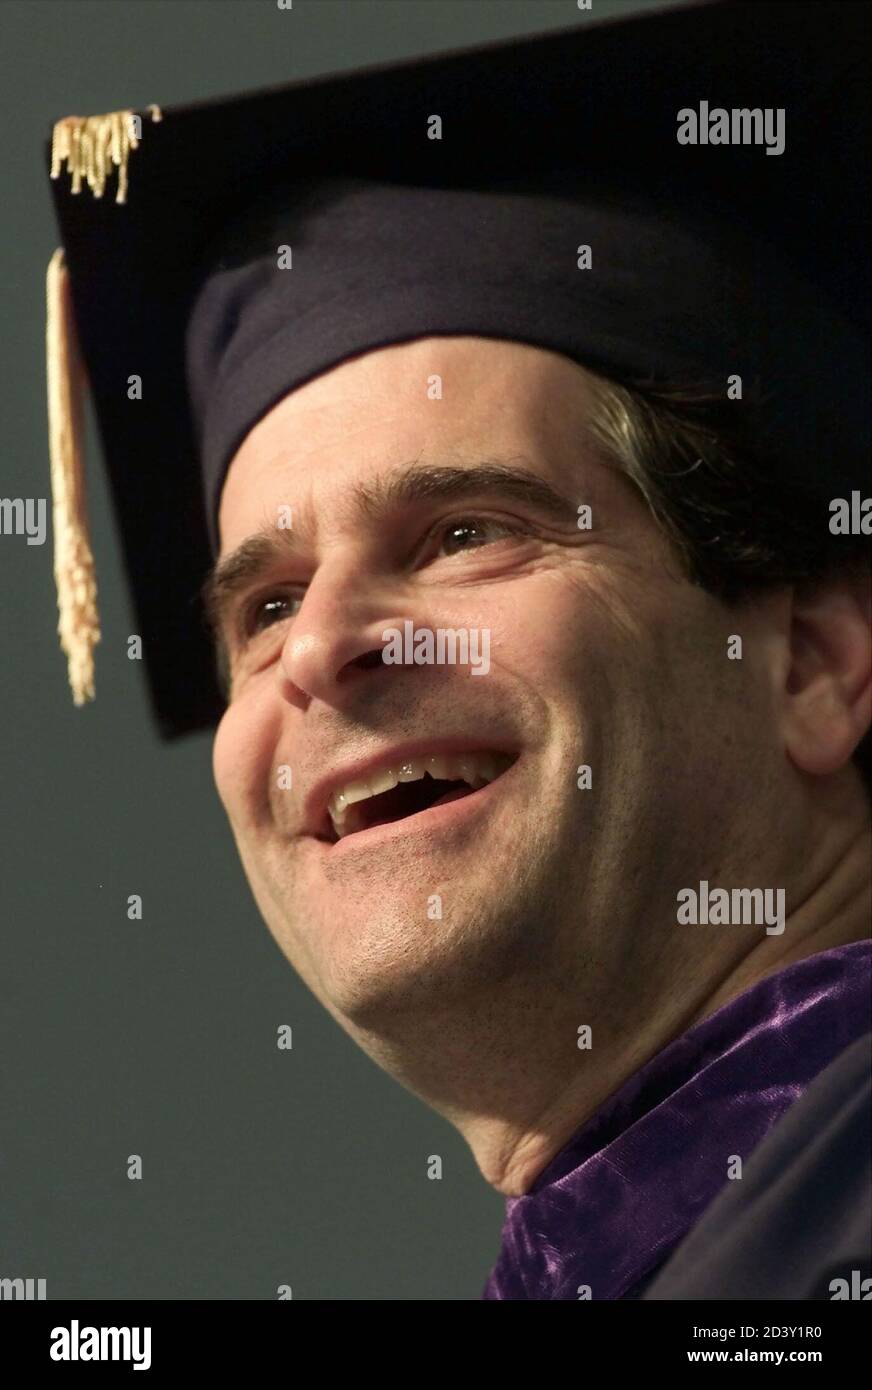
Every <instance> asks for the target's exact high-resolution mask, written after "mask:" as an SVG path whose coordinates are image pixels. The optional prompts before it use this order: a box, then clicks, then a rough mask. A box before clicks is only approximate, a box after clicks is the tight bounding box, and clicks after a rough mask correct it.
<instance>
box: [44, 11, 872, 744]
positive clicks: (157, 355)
mask: <svg viewBox="0 0 872 1390" xmlns="http://www.w3.org/2000/svg"><path fill="white" fill-rule="evenodd" d="M867 29H868V20H867V16H866V12H865V7H863V6H853V5H841V6H836V7H833V6H832V5H830V4H828V3H822V2H820V0H807V2H806V3H797V4H794V5H791V6H790V7H785V6H783V5H781V4H777V3H769V0H724V3H719V2H718V0H714V3H706V4H696V5H690V6H682V7H680V8H674V9H669V10H664V11H657V12H654V13H650V12H649V13H647V14H642V15H636V16H632V17H624V18H622V19H620V20H618V21H601V22H594V23H592V22H585V23H582V24H579V25H577V26H575V27H572V28H567V29H563V30H559V31H550V32H549V33H547V34H543V35H534V36H532V37H530V36H525V37H523V38H519V39H514V40H510V41H508V42H500V43H497V44H489V45H487V46H483V47H478V48H475V49H464V50H459V51H456V52H448V53H441V54H438V55H435V56H428V57H426V58H419V59H412V60H406V61H403V62H400V63H391V64H383V65H379V66H377V67H371V68H367V69H364V70H359V71H355V72H350V73H349V72H343V73H339V74H335V75H329V76H326V77H322V78H317V79H315V80H309V81H305V82H297V83H293V84H291V85H288V86H284V87H280V88H274V89H270V90H268V91H262V92H256V93H249V94H244V95H241V96H234V97H230V98H227V99H224V100H219V101H210V102H205V103H201V104H197V105H191V106H185V107H177V108H164V109H163V110H162V111H161V109H160V108H158V107H151V108H148V109H147V110H146V111H143V112H140V113H134V112H117V113H113V114H112V115H110V116H104V117H93V118H86V119H83V118H78V117H69V118H67V119H65V120H63V121H60V122H58V123H57V124H56V126H55V128H54V132H53V138H52V147H51V150H50V158H51V164H52V168H51V172H52V176H53V179H54V182H53V184H52V188H53V193H54V199H55V206H56V210H57V215H58V219H59V223H60V228H61V233H62V242H63V248H62V251H59V252H57V253H56V254H55V257H54V258H53V261H52V265H51V267H50V270H49V324H48V359H49V401H50V412H49V414H50V437H51V455H52V477H53V491H54V496H55V510H54V534H55V565H56V575H57V578H58V588H59V601H60V607H61V636H62V642H63V644H64V646H65V649H66V650H67V652H68V658H69V664H70V677H71V683H72V684H73V688H74V695H75V698H76V701H77V703H80V702H81V701H82V700H84V699H85V698H89V697H90V695H91V694H92V670H91V651H92V647H93V643H94V641H95V640H96V639H97V636H98V627H97V618H96V607H95V603H94V583H93V573H92V568H91V563H90V554H89V550H88V546H87V530H86V526H85V524H84V483H83V479H82V476H81V458H80V456H79V450H80V445H79V428H78V424H77V414H78V412H79V409H80V406H79V403H78V400H77V391H76V384H77V382H79V383H80V382H81V381H82V379H83V377H82V371H81V366H83V368H84V374H85V375H86V377H87V381H88V383H89V386H90V390H91V392H92V395H93V400H94V407H95V413H96V418H97V422H98V426H99V431H100V436H101V443H102V450H103V455H104V458H105V463H106V467H107V470H108V474H109V479H110V485H111V491H112V497H113V503H114V508H115V513H116V517H117V520H118V525H119V527H120V532H121V539H122V546H123V551H124V558H125V565H126V569H127V573H128V577H129V581H130V585H131V588H132V593H133V599H134V605H135V611H136V615H137V623H138V631H139V632H140V634H141V636H142V638H143V646H144V654H145V664H146V671H147V675H148V681H149V688H150V694H151V698H152V703H153V706H154V710H155V713H156V716H157V720H158V724H159V727H160V730H161V732H162V734H163V735H164V736H167V737H171V736H173V735H177V734H181V733H184V732H186V731H190V730H195V729H199V728H203V727H206V726H208V725H209V724H211V723H212V722H214V720H215V719H216V718H217V717H218V715H219V714H220V711H221V709H222V707H223V699H222V696H221V693H220V690H219V685H218V680H217V675H216V670H215V663H214V658H213V654H212V649H211V641H210V637H209V634H208V632H207V629H206V626H205V623H204V621H203V617H202V614H201V611H200V606H199V594H200V589H201V585H202V581H203V579H204V578H205V575H206V573H207V571H208V568H209V566H210V563H211V561H212V559H213V558H214V555H215V548H216V539H217V538H216V522H215V518H216V513H217V503H218V499H219V497H220V490H221V485H222V481H223V477H224V473H225V471H226V468H227V466H228V464H229V462H230V459H231V458H232V455H233V452H234V451H235V449H236V448H237V447H238V445H239V444H240V443H241V441H242V439H243V438H244V436H245V434H246V433H247V432H248V430H249V429H250V428H252V427H253V425H254V424H256V423H257V421H258V419H260V418H261V417H262V416H263V415H264V414H265V413H266V412H267V411H268V410H269V409H270V407H271V406H272V405H274V404H276V403H277V402H278V400H280V399H281V398H282V397H283V396H284V395H285V394H287V392H288V391H291V390H293V389H295V388H296V387H297V386H300V385H302V384H303V383H304V382H305V381H307V380H309V379H311V378H312V377H314V376H316V375H318V373H320V372H322V371H325V370H327V369H328V368H329V367H331V366H335V365H336V364H337V363H339V362H340V361H342V360H343V359H345V358H347V357H350V356H353V355H356V354H357V353H359V352H362V351H366V350H368V349H371V348H376V347H383V346H387V345H388V344H390V343H395V342H401V341H404V340H409V339H412V338H415V337H420V336H424V335H430V334H433V333H463V334H478V335H482V336H492V337H500V338H511V339H516V340H518V341H523V342H528V343H531V344H533V345H538V346H542V347H546V348H550V349H551V350H554V351H558V352H564V353H566V354H567V355H569V356H570V357H572V358H573V359H575V360H577V361H579V362H580V363H582V364H583V365H587V366H589V367H591V368H592V369H594V370H597V371H600V372H601V373H602V374H603V375H606V376H611V377H613V378H614V379H616V380H621V379H635V378H639V377H644V378H646V379H649V380H651V381H652V382H654V381H656V382H663V383H667V382H670V381H681V382H682V383H685V382H687V381H696V382H705V383H709V382H717V383H718V385H719V386H724V384H725V382H726V380H727V377H728V376H729V375H730V374H731V373H734V372H737V373H741V374H742V375H743V377H744V378H745V379H746V380H748V381H749V382H750V383H751V384H752V387H753V390H752V393H751V396H752V399H753V403H754V408H755V420H756V421H757V427H758V428H759V431H760V442H761V446H763V448H764V453H763V456H764V457H765V458H766V459H767V461H768V466H770V467H771V468H772V470H773V476H774V477H778V478H782V477H783V479H784V481H785V484H786V485H788V484H789V485H790V486H791V487H792V486H798V487H801V488H803V489H806V490H808V491H809V492H810V493H812V494H815V495H819V496H820V497H821V498H822V499H823V498H829V497H833V496H836V495H846V494H848V493H850V491H851V490H852V488H856V487H859V486H862V485H863V482H864V480H865V477H866V466H867V465H866V453H865V451H866V449H867V447H868V394H867V392H868V387H867V380H868V375H867V374H868V347H867V345H868V337H869V327H870V325H869V295H868V269H867V262H868V256H867V253H866V249H865V236H866V234H867V228H868V184H867V183H864V182H863V180H862V178H861V175H860V173H859V171H858V153H859V152H860V151H861V150H863V149H864V148H868V134H869V103H868V34H867ZM736 111H740V112H741V111H745V112H754V111H758V112H761V113H762V112H764V111H768V112H771V113H775V114H777V113H778V112H779V111H780V112H781V113H782V117H783V141H782V148H781V149H780V150H779V149H776V148H775V147H774V146H773V147H772V148H767V147H766V146H765V145H764V144H761V143H760V142H759V141H757V142H756V143H755V142H754V141H753V140H746V142H745V143H726V142H725V139H724V136H725V134H726V136H727V139H729V138H730V127H729V121H730V113H732V112H736ZM681 112H692V113H693V117H694V122H695V131H696V143H686V142H684V141H683V140H681V139H679V136H678V131H679V128H680V127H681V126H682V118H681V116H680V113H681ZM721 113H723V118H722V115H721ZM723 119H726V121H727V126H726V127H725V126H724V125H723ZM761 119H762V117H761ZM774 120H775V115H773V121H774ZM684 124H685V132H686V129H687V123H686V121H685V122H684ZM761 128H762V127H761ZM773 128H774V127H773ZM736 129H738V132H739V138H740V139H741V138H742V130H743V129H744V130H745V133H746V134H747V131H748V130H750V129H751V126H750V125H746V126H745V127H744V128H743V127H742V126H741V124H740V125H739V126H738V127H737V128H734V129H733V130H732V134H733V136H735V133H736ZM280 247H284V248H286V251H289V252H290V259H289V260H288V259H287V258H286V259H285V261H284V263H282V264H280V256H279V255H278V254H277V253H278V251H279V248H280ZM582 247H589V248H590V252H589V261H588V264H587V265H583V264H582V261H581V260H580V258H579V248H582ZM80 364H81V365H80ZM133 377H137V378H139V380H140V382H141V396H139V397H137V394H136V392H134V393H133V395H131V390H130V380H131V378H133ZM724 389H725V386H724ZM785 524H789V519H788V518H785Z"/></svg>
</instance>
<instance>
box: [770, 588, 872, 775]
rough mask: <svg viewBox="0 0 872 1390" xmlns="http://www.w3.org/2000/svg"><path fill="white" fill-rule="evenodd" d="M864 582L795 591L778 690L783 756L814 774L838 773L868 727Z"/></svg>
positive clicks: (870, 692) (871, 658)
mask: <svg viewBox="0 0 872 1390" xmlns="http://www.w3.org/2000/svg"><path fill="white" fill-rule="evenodd" d="M868 584H869V581H868V577H866V576H861V577H860V579H859V580H857V579H850V578H842V577H840V578H839V579H838V580H831V581H825V582H822V583H821V582H819V583H817V584H815V585H814V586H808V587H806V588H802V589H798V590H797V591H796V593H795V595H794V603H793V612H792V618H791V632H790V666H789V671H788V675H787V679H786V681H785V687H784V695H783V698H784V702H785V740H786V747H787V752H788V755H789V756H790V758H791V760H792V761H793V763H794V764H795V765H796V767H798V768H799V769H800V770H801V771H803V772H807V773H810V774H812V775H813V776H826V775H827V774H829V773H833V772H837V771H838V770H839V769H840V768H842V767H844V766H845V765H846V764H847V763H848V762H849V761H850V759H851V758H852V757H853V755H854V752H855V750H856V748H857V745H858V744H859V743H860V741H861V739H862V738H863V736H864V734H866V733H867V731H868V729H869V726H870V722H872V631H870V605H869V599H868V596H867V592H866V591H867V590H868Z"/></svg>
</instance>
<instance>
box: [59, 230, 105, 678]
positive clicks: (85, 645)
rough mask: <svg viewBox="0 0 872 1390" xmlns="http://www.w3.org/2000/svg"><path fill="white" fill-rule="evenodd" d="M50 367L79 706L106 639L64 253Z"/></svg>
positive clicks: (64, 635) (66, 640)
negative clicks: (102, 633) (90, 517)
mask: <svg viewBox="0 0 872 1390" xmlns="http://www.w3.org/2000/svg"><path fill="white" fill-rule="evenodd" d="M46 298H47V319H46V366H47V376H48V437H49V457H50V459H51V490H52V526H53V530H54V574H55V585H56V587H57V595H58V614H59V618H58V635H59V637H60V639H61V647H62V648H63V650H64V652H65V653H66V656H67V667H68V671H69V678H70V689H71V690H72V692H73V700H74V701H75V703H76V704H77V705H83V704H84V703H85V701H86V700H93V698H94V646H95V645H96V643H97V642H99V640H100V622H99V616H98V613H97V583H96V579H95V576H94V557H93V555H92V553H91V545H90V540H89V536H88V517H87V511H86V505H85V476H84V467H83V402H82V395H83V368H82V362H81V358H80V355H79V350H78V343H77V340H76V325H75V319H74V317H73V305H72V299H71V295H70V284H69V272H68V271H67V268H66V265H65V263H64V253H63V249H62V248H59V249H58V250H57V251H55V253H54V255H53V256H52V258H51V261H50V262H49V267H48V275H47V277H46Z"/></svg>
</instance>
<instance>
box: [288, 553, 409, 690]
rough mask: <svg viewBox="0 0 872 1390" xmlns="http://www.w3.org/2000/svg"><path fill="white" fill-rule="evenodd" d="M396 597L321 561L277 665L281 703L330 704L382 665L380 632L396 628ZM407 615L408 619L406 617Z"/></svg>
mask: <svg viewBox="0 0 872 1390" xmlns="http://www.w3.org/2000/svg"><path fill="white" fill-rule="evenodd" d="M396 610H397V595H396V593H395V592H392V591H391V586H390V584H389V582H388V581H387V580H385V579H380V580H376V579H374V578H373V577H371V576H370V577H368V578H367V579H363V578H362V577H361V573H360V571H359V569H357V568H352V567H351V566H350V565H349V564H348V563H347V562H346V561H343V560H341V559H336V560H335V561H333V562H324V563H323V564H322V565H321V566H320V567H319V569H318V571H317V573H316V575H315V577H314V578H313V579H312V581H311V583H310V584H309V587H308V588H307V590H306V593H305V596H304V598H303V600H302V603H301V604H300V607H299V610H298V611H297V613H296V614H295V616H294V618H293V621H292V622H291V624H290V627H289V630H288V635H287V638H286V639H285V643H284V646H283V648H282V652H281V657H280V660H279V662H278V665H277V677H278V680H279V684H280V688H281V693H282V696H283V698H284V699H286V700H288V701H290V702H291V703H293V704H296V705H300V706H305V705H306V704H308V703H309V701H311V700H323V701H325V702H326V703H328V704H336V703H337V702H338V701H339V700H340V699H341V698H342V695H343V693H344V692H345V690H346V689H347V687H348V685H349V683H350V682H351V681H354V680H356V679H362V678H365V673H366V672H368V671H372V670H375V669H377V668H380V667H381V666H382V665H383V664H384V663H383V658H382V653H383V651H384V639H383V637H382V633H383V632H384V630H385V629H386V628H387V627H389V626H397V625H398V624H401V620H398V619H397V618H396V617H392V616H390V615H391V614H392V613H395V612H396ZM406 616H408V614H407V615H406Z"/></svg>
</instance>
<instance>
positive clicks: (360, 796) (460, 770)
mask: <svg viewBox="0 0 872 1390" xmlns="http://www.w3.org/2000/svg"><path fill="white" fill-rule="evenodd" d="M511 761H512V759H511V758H510V757H508V756H506V754H504V753H462V754H455V755H449V754H434V755H433V756H432V757H425V758H410V759H409V760H408V761H407V762H404V763H397V764H395V765H394V766H393V767H384V768H378V769H376V770H375V771H374V772H371V773H370V774H369V776H368V777H367V779H366V781H363V780H361V781H359V782H350V783H349V784H348V786H346V787H342V788H341V790H339V791H338V792H334V794H333V796H331V798H330V802H329V805H328V810H329V812H330V819H331V820H332V822H333V829H334V830H335V831H336V834H337V835H338V836H339V838H340V839H342V837H343V835H347V834H349V833H350V832H351V830H352V828H353V822H354V820H355V817H354V815H353V813H352V814H349V811H350V808H351V807H352V806H355V805H356V804H357V803H358V802H359V801H366V800H367V798H369V797H371V796H380V795H381V793H382V792H388V791H390V790H391V788H392V787H396V786H398V785H399V784H400V783H401V782H419V781H420V780H421V778H422V777H426V776H427V775H428V774H429V776H430V777H433V778H435V779H437V780H438V781H442V782H455V781H463V782H466V783H467V784H468V785H469V786H470V787H475V788H478V787H483V786H486V784H487V783H488V782H493V781H494V779H495V778H496V777H498V776H499V775H500V773H502V772H505V770H506V768H507V767H509V765H510V764H511Z"/></svg>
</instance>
